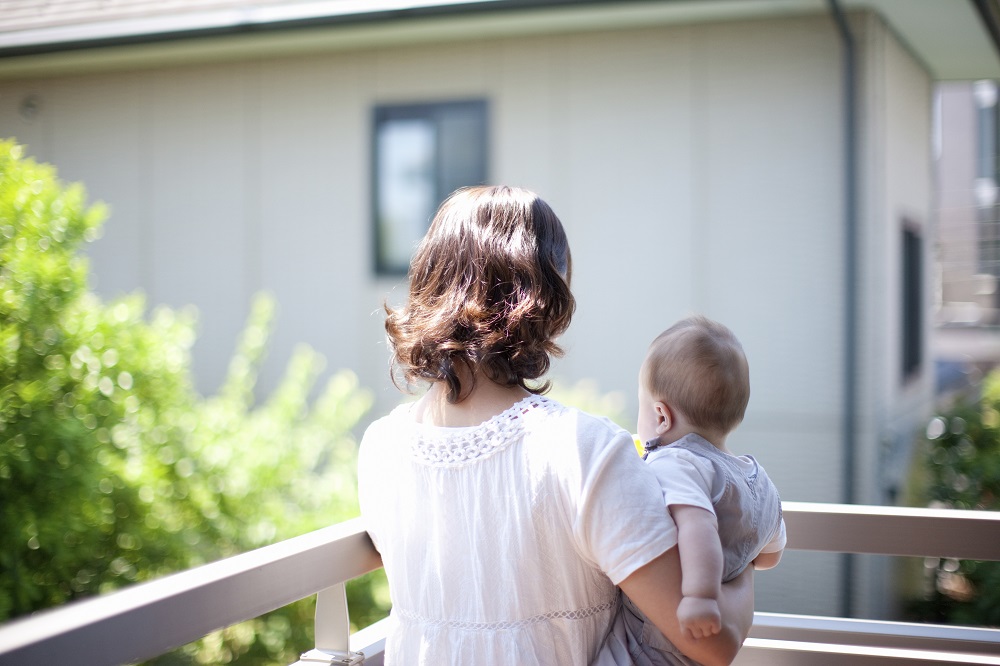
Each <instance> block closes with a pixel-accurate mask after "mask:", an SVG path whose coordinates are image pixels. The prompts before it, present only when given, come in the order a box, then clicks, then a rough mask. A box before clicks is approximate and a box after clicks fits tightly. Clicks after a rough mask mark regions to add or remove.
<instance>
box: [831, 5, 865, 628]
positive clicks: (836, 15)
mask: <svg viewBox="0 0 1000 666" xmlns="http://www.w3.org/2000/svg"><path fill="white" fill-rule="evenodd" d="M829 4H830V12H831V14H832V15H833V19H834V21H835V22H836V24H837V31H838V33H839V34H840V40H841V43H842V44H843V46H844V61H843V62H844V93H843V94H844V100H843V102H844V329H843V332H844V359H843V363H844V366H843V373H844V392H843V396H842V399H843V425H842V429H843V431H842V444H841V446H842V448H843V466H842V469H841V474H842V477H843V478H842V480H843V486H842V493H843V502H844V504H854V502H855V499H856V497H855V494H856V491H855V484H854V471H855V461H856V459H857V439H856V436H855V430H856V427H857V395H858V386H857V373H856V372H855V371H856V369H857V366H858V341H857V337H858V336H857V329H858V260H857V250H858V240H857V239H858V192H857V160H858V149H857V146H858V122H857V108H856V106H857V63H856V58H855V44H854V35H853V34H852V33H851V28H850V26H849V25H848V24H847V18H846V17H845V16H844V12H843V10H842V9H841V7H840V3H839V2H838V0H829ZM841 563H842V564H841V591H840V595H841V608H840V615H841V617H852V616H853V612H854V603H853V596H854V595H853V582H854V556H853V555H851V554H850V553H844V554H843V555H841Z"/></svg>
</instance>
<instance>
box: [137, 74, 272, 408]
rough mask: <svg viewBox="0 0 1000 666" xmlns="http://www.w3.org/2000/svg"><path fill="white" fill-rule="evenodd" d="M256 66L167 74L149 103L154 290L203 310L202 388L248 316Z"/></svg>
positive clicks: (156, 296) (198, 361) (160, 297)
mask: <svg viewBox="0 0 1000 666" xmlns="http://www.w3.org/2000/svg"><path fill="white" fill-rule="evenodd" d="M250 72H251V66H248V65H233V66H230V67H217V68H198V69H176V70H159V71H156V72H152V73H151V74H150V80H149V84H150V85H149V86H148V94H147V95H145V96H144V100H143V101H144V106H145V109H144V111H145V113H147V114H148V117H149V126H148V128H147V130H146V131H147V132H148V135H149V136H148V140H149V141H150V148H149V153H148V159H149V163H148V164H147V165H146V167H145V169H146V170H147V171H148V174H149V178H150V182H149V190H150V191H149V195H148V200H147V203H148V205H149V206H150V215H149V217H150V229H151V234H150V235H151V239H152V242H151V243H150V256H149V257H148V258H147V261H149V264H150V267H151V270H152V277H151V281H150V284H149V286H148V289H149V292H150V296H151V298H152V300H153V302H155V303H166V304H168V305H172V306H183V305H188V304H192V305H195V306H196V307H197V308H198V311H199V323H200V325H199V333H198V340H197V342H196V343H195V346H194V349H193V355H194V368H195V372H196V373H197V375H198V378H199V385H200V386H201V387H202V388H203V390H206V391H208V392H213V391H214V390H215V389H216V388H217V387H218V386H219V385H220V383H221V382H222V380H223V378H224V377H225V373H226V369H227V367H228V363H229V359H230V357H231V356H232V353H233V350H234V348H235V344H236V339H237V336H238V334H239V332H240V331H241V330H242V328H243V325H244V322H245V320H246V316H247V314H248V312H249V302H250V296H251V292H252V285H253V284H254V282H255V281H256V280H255V276H253V275H252V274H251V270H252V268H253V262H252V261H251V259H250V257H249V254H248V250H249V248H250V247H252V246H253V244H256V243H257V242H258V240H257V239H255V238H251V237H250V231H249V230H248V225H247V222H246V220H247V217H248V215H250V214H251V212H252V211H251V210H250V202H249V201H248V195H249V192H248V191H247V182H248V179H249V178H250V177H252V174H253V171H254V169H255V167H256V164H255V155H254V151H255V149H256V147H255V145H254V141H253V135H252V133H251V132H250V131H249V127H248V123H249V122H250V116H249V114H250V113H251V112H252V111H251V108H252V107H251V105H250V102H251V99H252V98H251V95H250V92H251V91H250V86H251V85H252V80H251V79H250Z"/></svg>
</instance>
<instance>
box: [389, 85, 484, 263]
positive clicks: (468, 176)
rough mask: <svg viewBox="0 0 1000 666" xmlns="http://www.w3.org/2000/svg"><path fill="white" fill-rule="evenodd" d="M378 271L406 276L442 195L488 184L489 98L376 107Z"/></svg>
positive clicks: (442, 197) (443, 196)
mask: <svg viewBox="0 0 1000 666" xmlns="http://www.w3.org/2000/svg"><path fill="white" fill-rule="evenodd" d="M374 139H375V140H374V170H373V172H374V183H373V207H374V218H375V220H374V221H375V234H374V236H375V270H376V272H378V273H380V274H405V273H406V271H407V269H408V268H409V263H410V256H411V255H412V253H413V250H414V249H415V248H416V246H417V243H419V242H420V239H421V238H423V235H424V233H426V231H427V227H428V226H429V225H430V221H431V218H432V217H433V215H434V211H435V210H436V209H437V207H438V205H439V204H440V203H441V201H442V200H443V199H444V198H445V197H446V196H448V194H450V193H451V192H453V191H454V190H456V189H458V188H459V187H465V186H468V185H479V184H482V183H485V182H486V104H485V102H483V101H466V102H442V103H435V104H410V105H400V106H380V107H378V108H376V109H375V137H374Z"/></svg>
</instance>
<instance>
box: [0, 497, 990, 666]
mask: <svg viewBox="0 0 1000 666" xmlns="http://www.w3.org/2000/svg"><path fill="white" fill-rule="evenodd" d="M784 512H785V520H786V522H787V525H788V538H789V542H788V548H790V549H795V550H819V551H833V552H842V553H872V554H881V555H903V556H924V557H947V558H956V559H976V560H1000V512H981V511H949V510H938V509H905V508H894V507H871V506H846V505H835V504H809V503H801V502H785V504H784ZM380 566H381V560H380V559H379V556H378V553H376V552H375V550H374V548H373V547H372V545H371V541H370V540H369V539H368V536H367V534H366V533H365V531H364V528H363V526H362V523H361V522H360V520H358V519H355V520H351V521H347V522H345V523H341V524H338V525H334V526H331V527H328V528H325V529H322V530H318V531H316V532H312V533H310V534H306V535H303V536H301V537H297V538H294V539H289V540H288V541H283V542H281V543H278V544H275V545H273V546H268V547H266V548H261V549H259V550H255V551H253V552H250V553H245V554H243V555H237V556H235V557H231V558H228V559H225V560H221V561H219V562H215V563H212V564H208V565H205V566H202V567H198V568H196V569H191V570H189V571H184V572H181V573H177V574H173V575H171V576H166V577H164V578H161V579H158V580H155V581H151V582H148V583H143V584H140V585H135V586H133V587H130V588H126V589H124V590H121V591H118V592H115V593H112V594H108V595H104V596H100V597H96V598H93V599H89V600H84V601H79V602H75V603H71V604H68V605H66V606H64V607H61V608H58V609H54V610H50V611H45V612H41V613H38V614H36V615H33V616H31V617H29V618H26V619H21V620H16V621H13V622H10V623H8V624H7V625H5V626H3V627H0V665H7V664H11V665H13V664H17V665H18V666H21V665H24V664H50V663H51V664H56V663H76V664H95V665H99V664H122V663H134V662H137V661H142V660H145V659H149V658H151V657H154V656H156V655H159V654H162V653H164V652H167V651H169V650H171V649H173V648H176V647H179V646H181V645H185V644H187V643H190V642H191V641H193V640H196V639H198V638H201V637H202V636H204V635H206V634H208V633H210V632H212V631H215V630H216V629H220V628H222V627H225V626H228V625H230V624H234V623H236V622H241V621H243V620H247V619H250V618H253V617H257V616H258V615H262V614H263V613H266V612H268V611H271V610H274V609H276V608H280V607H282V606H284V605H286V604H289V603H291V602H293V601H296V600H298V599H301V598H304V597H307V596H309V595H311V594H317V595H318V601H317V609H316V647H315V649H313V650H310V651H309V652H307V654H306V655H304V656H303V661H301V662H299V663H300V664H303V665H305V664H308V663H316V662H314V661H313V660H323V661H325V662H326V663H333V664H348V663H359V662H360V660H361V659H362V657H361V656H360V655H359V654H358V653H363V655H364V656H363V659H364V663H365V664H366V665H369V666H370V665H379V664H381V663H382V651H383V646H384V644H385V630H386V623H385V621H382V622H378V623H375V624H374V625H372V626H371V627H368V628H366V629H363V630H361V631H359V632H357V633H355V634H354V635H353V636H349V628H348V620H347V601H346V597H345V595H344V582H345V581H347V580H350V579H352V578H356V577H358V576H361V575H363V574H365V573H367V572H369V571H372V570H374V569H377V568H378V567H380ZM306 647H308V646H303V649H305V648H306ZM736 663H737V664H739V665H742V666H756V665H758V664H768V665H769V666H784V665H786V664H809V665H810V666H813V665H818V666H825V665H826V664H851V665H852V666H866V665H868V664H889V663H892V664H907V665H915V664H956V663H960V664H997V665H1000V629H984V628H971V627H953V626H941V625H924V624H911V623H903V622H880V621H868V620H855V619H847V618H827V617H812V616H802V615H786V614H781V613H757V614H756V615H755V617H754V626H753V629H752V630H751V634H750V638H748V639H747V642H746V644H745V646H744V648H743V650H742V651H741V652H740V655H739V657H738V658H737V661H736Z"/></svg>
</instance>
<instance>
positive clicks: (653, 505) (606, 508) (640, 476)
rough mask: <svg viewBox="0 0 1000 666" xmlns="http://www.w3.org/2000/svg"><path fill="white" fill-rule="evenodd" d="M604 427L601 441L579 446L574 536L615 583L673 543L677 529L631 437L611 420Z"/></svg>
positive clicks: (674, 543) (584, 554) (584, 551)
mask: <svg viewBox="0 0 1000 666" xmlns="http://www.w3.org/2000/svg"><path fill="white" fill-rule="evenodd" d="M603 430H604V433H606V434H605V437H604V440H603V442H599V443H598V444H596V445H594V446H592V447H589V448H588V447H586V446H584V447H582V448H581V461H580V462H581V465H580V477H579V482H580V486H579V489H578V490H579V496H578V500H579V504H578V512H577V515H576V519H575V523H574V537H575V539H576V543H577V546H578V548H579V549H580V552H581V554H582V555H583V556H584V557H585V558H586V559H589V560H590V561H592V562H594V564H595V565H596V566H597V567H599V568H600V569H601V570H602V571H604V572H605V573H606V574H607V576H608V577H609V578H610V579H611V581H612V582H613V583H614V584H615V585H617V584H618V583H620V582H621V581H622V580H624V579H626V578H628V577H629V576H630V575H631V574H632V573H633V572H634V571H635V570H636V569H639V568H640V567H642V566H644V565H646V564H648V563H649V562H651V561H652V560H653V559H655V558H656V557H658V556H659V555H661V554H663V553H664V552H666V551H667V550H669V549H670V548H672V547H674V546H676V545H677V528H676V527H675V526H674V523H673V521H672V520H671V519H670V516H669V514H668V513H667V509H666V507H665V506H664V504H663V500H662V497H661V494H660V488H659V485H658V484H657V482H656V478H655V477H654V476H653V474H652V472H651V471H650V470H649V469H648V468H647V466H646V465H645V463H643V462H642V459H641V458H639V456H638V455H637V454H636V451H635V445H634V444H633V441H632V437H631V436H630V435H629V434H628V433H627V432H625V431H624V430H622V429H621V428H617V427H614V429H612V427H611V425H610V423H609V424H608V426H607V427H605V428H603ZM607 433H610V434H611V437H610V441H608V438H607Z"/></svg>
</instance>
